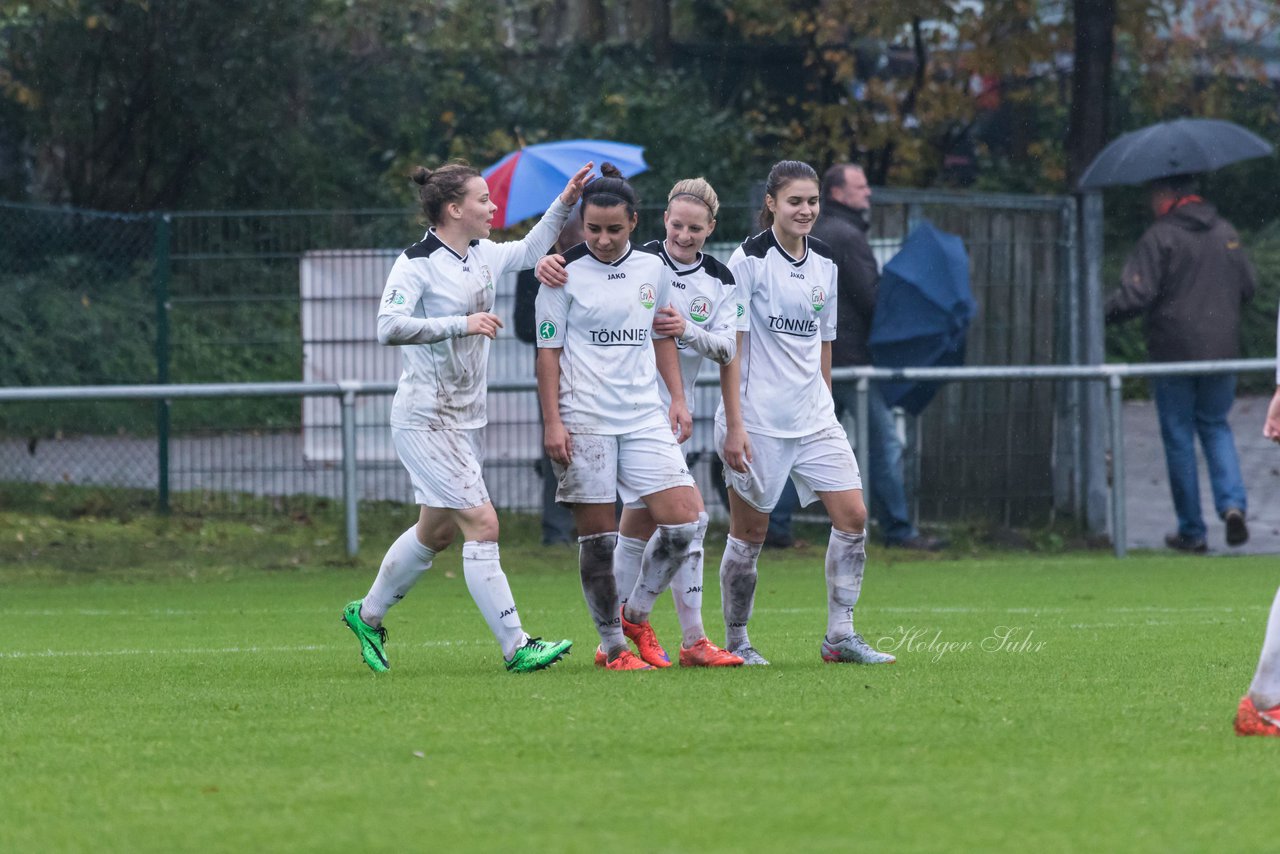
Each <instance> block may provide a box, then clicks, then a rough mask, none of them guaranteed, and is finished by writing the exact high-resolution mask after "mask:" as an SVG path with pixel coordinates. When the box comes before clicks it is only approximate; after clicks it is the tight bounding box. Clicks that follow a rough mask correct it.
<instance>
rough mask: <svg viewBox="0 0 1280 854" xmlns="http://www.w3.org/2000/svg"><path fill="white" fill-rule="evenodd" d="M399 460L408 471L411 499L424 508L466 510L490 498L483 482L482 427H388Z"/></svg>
mask: <svg viewBox="0 0 1280 854" xmlns="http://www.w3.org/2000/svg"><path fill="white" fill-rule="evenodd" d="M391 441H392V442H394V443H395V446H396V453H397V454H399V456H400V462H402V463H404V467H405V468H406V469H408V470H409V480H410V481H412V482H413V498H414V500H415V501H416V502H418V503H419V504H421V505H422V506H424V507H445V508H448V509H450V510H467V509H470V508H472V507H479V506H480V505H481V504H485V503H487V502H488V501H489V490H488V489H486V488H485V485H484V473H483V471H482V470H481V466H482V465H483V463H484V428H483V427H475V428H473V429H471V430H407V429H405V428H402V427H392V428H391Z"/></svg>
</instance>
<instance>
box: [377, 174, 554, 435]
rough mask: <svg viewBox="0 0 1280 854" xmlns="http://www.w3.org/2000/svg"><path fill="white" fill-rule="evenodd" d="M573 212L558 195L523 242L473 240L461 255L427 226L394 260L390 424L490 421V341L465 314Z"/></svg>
mask: <svg viewBox="0 0 1280 854" xmlns="http://www.w3.org/2000/svg"><path fill="white" fill-rule="evenodd" d="M570 210H572V209H571V208H570V207H568V206H567V205H563V204H561V203H560V200H559V198H557V199H556V200H555V201H554V202H553V203H552V204H551V207H550V208H548V209H547V212H546V214H544V215H543V217H542V219H541V220H540V221H539V222H538V224H537V225H535V226H534V227H533V229H532V230H531V231H530V232H529V234H528V235H527V236H526V237H525V238H524V239H523V240H517V241H512V242H510V243H494V242H493V241H492V240H473V241H471V245H470V246H468V247H467V254H466V255H459V254H458V253H457V252H454V251H453V250H452V249H450V248H449V247H448V246H446V245H445V244H444V243H443V242H442V241H441V240H440V238H439V237H437V236H436V233H435V229H434V228H433V229H431V230H429V231H428V232H427V233H426V234H425V235H424V236H423V238H422V240H421V241H419V242H418V243H415V244H413V245H412V246H410V247H409V248H408V249H406V250H405V251H404V252H403V253H401V255H400V257H399V258H397V259H396V262H395V264H394V265H393V266H392V267H391V273H390V275H388V276H387V285H386V287H385V288H384V289H383V291H382V306H381V307H380V308H379V310H378V341H379V342H380V343H382V344H395V345H403V346H402V349H401V354H402V362H403V372H402V373H401V374H400V384H399V386H398V387H397V388H396V396H395V400H394V401H393V402H392V404H391V426H392V427H399V428H404V429H420V430H422V429H428V430H463V429H469V428H473V427H483V426H484V425H485V424H486V422H487V416H486V411H485V403H486V402H485V392H486V390H487V388H488V384H487V382H486V370H487V368H488V364H489V339H488V338H487V337H486V336H484V335H466V331H467V315H469V314H475V313H476V312H482V311H492V310H493V298H494V286H495V284H496V283H497V280H498V279H499V278H501V277H502V276H504V275H506V274H507V273H510V272H512V271H515V270H524V269H527V268H529V267H532V266H533V265H534V264H536V263H537V262H538V259H539V258H541V257H542V256H543V255H544V254H545V253H546V251H547V250H548V249H549V248H551V244H553V243H554V242H555V240H556V237H557V236H559V234H560V229H561V228H562V227H563V226H564V222H565V220H566V219H568V217H569V211H570Z"/></svg>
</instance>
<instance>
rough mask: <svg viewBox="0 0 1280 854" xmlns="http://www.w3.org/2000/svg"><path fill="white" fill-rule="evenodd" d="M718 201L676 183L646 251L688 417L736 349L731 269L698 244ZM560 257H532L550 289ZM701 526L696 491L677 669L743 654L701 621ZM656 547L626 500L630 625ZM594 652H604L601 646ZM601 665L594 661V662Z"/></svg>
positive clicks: (647, 525) (652, 526) (657, 658)
mask: <svg viewBox="0 0 1280 854" xmlns="http://www.w3.org/2000/svg"><path fill="white" fill-rule="evenodd" d="M719 208H720V200H719V198H718V197H717V195H716V191H715V190H714V189H713V188H712V186H711V185H710V184H709V183H707V181H706V180H705V179H703V178H686V179H684V180H682V181H677V182H676V184H675V186H674V187H672V188H671V192H670V193H668V194H667V210H666V212H665V213H664V214H663V223H664V225H665V226H666V232H667V235H666V239H665V240H662V241H658V240H655V241H651V242H650V243H646V244H645V249H647V250H650V251H654V252H657V254H658V257H660V258H661V259H662V261H663V263H664V264H666V266H667V270H668V277H669V281H670V286H671V298H672V304H671V305H665V306H662V307H660V308H659V309H658V312H657V317H656V319H655V320H654V325H653V328H654V331H655V332H657V333H659V334H662V335H667V336H670V337H672V338H674V339H675V340H676V348H677V350H678V351H679V353H680V374H681V380H682V382H683V383H684V398H685V405H686V406H687V407H688V409H689V412H690V414H692V413H693V408H694V382H695V380H696V379H697V377H698V371H699V370H700V369H701V368H702V363H703V360H704V359H711V360H712V361H713V362H716V363H717V364H719V365H721V373H722V374H723V372H724V367H723V366H724V365H727V364H728V363H729V362H730V361H731V360H732V359H733V354H734V353H735V352H736V350H737V340H736V333H735V328H736V325H737V316H736V315H737V306H738V301H737V293H736V289H735V287H734V282H733V274H731V273H730V272H729V269H728V268H727V267H725V266H724V265H723V264H721V263H720V262H719V261H717V260H716V259H715V258H713V257H711V256H710V255H705V254H703V252H702V247H703V245H704V244H705V243H706V242H707V238H708V237H710V236H711V233H712V232H713V231H714V230H715V227H716V214H717V212H718V211H719ZM563 261H564V258H563V256H559V255H548V256H547V257H546V258H543V259H542V260H541V261H539V262H538V267H537V273H538V279H539V280H540V281H542V282H544V283H545V284H548V285H550V286H553V287H560V286H562V285H563V284H564V282H565V275H564V268H563ZM658 392H659V395H660V396H661V398H662V403H663V405H664V406H670V404H671V393H670V392H669V391H667V386H666V383H663V382H661V378H659V383H658ZM706 531H707V513H706V508H705V506H703V505H702V502H701V496H699V507H698V532H697V535H696V536H695V537H694V541H693V544H692V546H691V551H692V552H693V553H694V554H695V555H696V559H695V560H693V561H689V562H686V563H685V564H683V567H682V569H681V570H680V572H679V574H678V575H677V576H676V577H675V578H673V579H672V580H671V595H672V598H673V599H674V601H675V606H676V616H677V617H678V618H679V620H680V630H681V633H682V638H681V643H680V658H679V660H680V664H681V666H682V667H735V666H738V665H741V664H742V659H741V658H739V657H738V656H736V655H733V654H732V653H729V652H727V651H725V650H723V649H720V648H719V647H718V646H716V645H715V644H713V643H712V642H711V641H710V640H709V639H708V638H707V635H706V631H705V630H704V629H703V626H702V560H703V555H702V541H703V538H704V537H705V536H706ZM657 547H658V535H657V523H656V522H654V520H653V515H652V514H651V513H650V512H649V510H648V508H646V507H645V506H644V503H643V502H642V501H637V502H633V503H632V504H628V505H627V506H626V507H625V508H624V509H623V511H622V519H621V522H620V525H619V531H618V544H617V546H616V547H615V549H614V552H613V575H614V578H615V579H616V582H617V586H618V597H619V601H620V602H621V604H622V608H623V610H622V617H623V619H624V620H625V621H626V622H625V623H624V624H623V626H624V633H625V632H626V629H627V626H628V624H630V625H632V626H634V625H639V624H641V623H644V622H648V617H649V615H648V614H645V613H640V612H638V611H637V610H636V609H635V607H634V606H633V605H631V603H630V601H629V600H630V598H631V593H632V591H633V590H634V589H635V586H636V583H637V582H638V581H639V580H640V576H641V574H642V573H641V570H642V567H643V565H644V564H645V563H647V562H649V561H651V560H652V555H653V552H654V550H655V549H656V548H657ZM640 653H641V657H642V658H644V659H645V661H646V662H647V663H649V664H651V665H653V666H654V667H666V666H668V665H669V664H670V659H669V658H668V657H667V654H666V652H665V651H664V650H662V648H661V647H656V646H647V647H642V648H641V649H640ZM598 655H600V656H603V655H604V653H603V651H601V652H599V653H598ZM599 663H601V662H599V661H597V664H599Z"/></svg>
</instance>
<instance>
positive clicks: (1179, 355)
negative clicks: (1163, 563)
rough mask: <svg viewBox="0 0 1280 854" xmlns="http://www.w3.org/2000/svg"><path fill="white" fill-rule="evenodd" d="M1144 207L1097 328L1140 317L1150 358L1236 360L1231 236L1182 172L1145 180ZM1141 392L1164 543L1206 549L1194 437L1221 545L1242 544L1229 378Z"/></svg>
mask: <svg viewBox="0 0 1280 854" xmlns="http://www.w3.org/2000/svg"><path fill="white" fill-rule="evenodd" d="M1151 210H1152V213H1153V214H1154V215H1155V222H1154V223H1152V224H1151V226H1150V227H1149V228H1148V229H1147V230H1146V233H1144V234H1143V235H1142V237H1141V239H1139V240H1138V243H1137V245H1136V246H1134V248H1133V250H1132V251H1131V252H1130V253H1129V257H1128V259H1127V260H1126V261H1125V265H1124V272H1123V273H1122V275H1121V282H1120V290H1119V291H1118V292H1116V293H1114V294H1112V295H1111V298H1110V299H1108V300H1107V306H1106V320H1107V322H1108V323H1115V322H1120V321H1124V320H1128V319H1129V318H1131V317H1136V316H1138V315H1142V316H1143V317H1144V320H1145V326H1146V336H1147V355H1148V357H1149V358H1150V359H1151V360H1152V361H1153V362H1190V361H1209V360H1215V359H1235V358H1239V355H1240V310H1241V307H1242V306H1243V305H1244V303H1246V302H1248V301H1249V299H1251V298H1252V297H1253V292H1254V289H1255V287H1256V284H1257V273H1256V272H1255V271H1254V268H1253V264H1252V262H1251V261H1250V260H1249V256H1248V254H1247V253H1246V252H1245V251H1244V249H1243V248H1242V247H1241V245H1240V235H1239V234H1237V233H1236V230H1235V229H1234V228H1233V227H1232V226H1231V223H1229V222H1227V221H1226V220H1225V219H1223V218H1222V217H1221V216H1220V215H1219V214H1218V211H1217V209H1216V208H1214V206H1213V205H1211V204H1209V203H1208V202H1206V201H1205V200H1204V199H1202V198H1201V197H1200V196H1198V195H1196V193H1195V186H1194V181H1193V179H1192V177H1191V176H1189V175H1178V176H1174V177H1171V178H1161V179H1159V180H1157V181H1154V182H1152V184H1151ZM1151 389H1152V393H1153V396H1154V397H1155V401H1156V412H1157V414H1158V415H1159V419H1160V436H1161V438H1162V439H1163V440H1164V456H1165V464H1166V465H1167V466H1168V469H1169V487H1170V490H1171V491H1172V493H1173V508H1174V512H1175V513H1176V514H1177V517H1178V530H1177V532H1176V533H1173V534H1169V535H1168V536H1166V537H1165V544H1166V545H1168V546H1169V547H1170V548H1172V549H1178V550H1180V551H1191V552H1203V551H1206V550H1207V549H1208V543H1207V542H1206V539H1205V534H1206V529H1205V523H1204V517H1203V515H1202V513H1201V511H1200V485H1199V480H1198V477H1197V474H1196V447H1195V439H1196V436H1197V435H1199V436H1200V444H1201V446H1202V447H1203V449H1204V456H1205V461H1206V463H1207V464H1208V468H1209V481H1210V483H1211V485H1212V488H1213V504H1214V508H1215V509H1216V510H1217V513H1218V516H1219V517H1220V518H1221V519H1222V520H1223V521H1224V522H1225V523H1226V540H1227V545H1229V546H1238V545H1241V544H1243V543H1244V542H1245V541H1246V540H1248V539H1249V529H1248V527H1247V525H1246V524H1245V516H1246V513H1247V510H1248V506H1247V502H1246V499H1245V490H1244V479H1243V478H1242V477H1241V475H1240V460H1239V457H1238V455H1237V454H1236V446H1235V438H1234V436H1232V433H1231V425H1230V424H1228V423H1227V413H1228V412H1229V411H1230V409H1231V404H1232V403H1233V402H1234V400H1235V391H1236V378H1235V375H1234V374H1202V375H1197V376H1162V377H1152V379H1151Z"/></svg>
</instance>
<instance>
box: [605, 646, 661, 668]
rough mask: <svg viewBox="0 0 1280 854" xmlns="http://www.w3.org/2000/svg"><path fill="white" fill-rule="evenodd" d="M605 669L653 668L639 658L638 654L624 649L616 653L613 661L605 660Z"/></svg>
mask: <svg viewBox="0 0 1280 854" xmlns="http://www.w3.org/2000/svg"><path fill="white" fill-rule="evenodd" d="M604 669H605V670H652V669H653V668H652V667H650V666H649V665H647V664H645V663H644V662H643V661H641V660H640V656H638V655H636V654H635V653H634V652H632V651H631V650H629V649H624V650H623V651H622V652H620V653H618V657H617V658H615V659H614V660H613V661H607V660H606V661H605V663H604Z"/></svg>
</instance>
